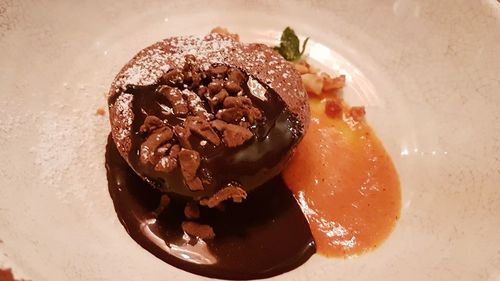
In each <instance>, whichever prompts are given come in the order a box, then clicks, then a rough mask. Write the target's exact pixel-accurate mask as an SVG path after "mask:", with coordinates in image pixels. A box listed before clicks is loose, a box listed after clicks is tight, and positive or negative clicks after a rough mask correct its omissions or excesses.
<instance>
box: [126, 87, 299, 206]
mask: <svg viewBox="0 0 500 281" xmlns="http://www.w3.org/2000/svg"><path fill="white" fill-rule="evenodd" d="M250 79H254V82H255V83H259V84H260V85H261V87H263V88H264V89H265V90H266V93H265V97H266V99H267V100H266V101H262V100H261V99H259V98H258V97H256V95H254V94H252V90H251V89H249V87H248V86H247V84H246V83H243V85H242V86H243V92H244V94H245V95H246V96H247V97H249V98H250V99H251V100H252V103H253V105H254V106H256V107H257V108H259V109H260V110H261V111H262V112H263V116H264V118H265V120H264V121H263V122H259V123H258V124H257V125H255V126H252V127H250V129H251V130H252V132H253V133H254V135H255V137H254V138H253V139H252V140H251V141H248V142H247V143H245V144H244V145H242V146H239V147H235V148H229V147H227V146H225V145H218V146H215V145H213V144H211V143H207V144H205V145H203V146H202V145H200V141H202V139H201V138H200V137H198V136H196V135H192V136H191V137H190V142H191V145H192V146H193V149H194V150H196V151H198V152H199V153H200V155H201V165H200V171H201V173H202V175H204V176H205V178H208V179H209V180H210V181H209V182H207V183H205V184H204V190H203V191H195V192H193V191H190V190H189V188H187V187H186V185H185V184H184V183H183V178H182V175H181V173H180V169H179V168H177V169H176V170H175V171H173V172H172V173H164V172H158V171H155V170H154V169H153V166H151V165H149V166H147V165H143V164H141V163H140V160H139V155H138V151H139V149H140V146H141V144H142V142H144V137H142V136H141V135H140V134H138V133H137V132H138V131H139V128H140V126H141V125H142V124H143V123H144V120H145V118H146V117H147V116H148V115H154V116H157V117H159V118H160V119H162V120H166V124H168V126H170V127H172V126H175V125H180V124H182V122H183V119H181V118H179V117H177V116H175V115H173V114H166V113H165V110H164V109H163V108H162V106H161V105H163V106H165V105H169V102H168V101H167V100H166V98H165V97H164V96H162V95H159V94H157V89H158V87H159V85H158V84H154V85H150V86H134V85H129V86H128V87H127V89H126V90H125V93H128V94H132V95H133V97H134V98H133V102H132V103H133V104H132V111H133V113H134V119H133V122H132V126H131V128H132V132H135V133H133V134H132V137H131V140H132V141H131V149H130V152H129V154H128V161H129V163H130V165H131V167H132V168H133V169H134V170H135V171H136V172H137V173H138V174H139V175H141V176H142V177H144V178H145V179H146V180H147V181H148V182H150V183H151V184H153V185H155V186H156V187H158V188H160V189H162V190H163V191H166V192H175V193H177V194H180V195H183V196H187V197H190V198H195V199H199V198H200V197H209V196H211V195H213V194H214V193H215V192H216V191H217V190H218V189H220V188H222V187H224V186H225V185H227V184H228V183H230V182H234V181H235V182H238V183H239V184H241V185H242V186H243V188H244V189H245V190H246V191H251V190H253V189H254V188H256V187H258V186H261V185H262V184H263V183H264V182H266V181H268V180H269V179H271V178H273V177H275V176H277V175H278V174H279V173H280V172H281V170H282V169H283V167H284V165H285V164H286V163H287V162H288V159H289V158H290V156H291V154H292V153H293V151H294V148H295V147H296V145H297V144H298V143H299V141H300V140H301V139H302V136H303V134H302V132H303V130H302V126H303V125H302V124H301V123H300V121H299V119H298V117H297V115H296V114H293V113H291V112H290V111H289V110H288V109H287V107H286V104H285V103H284V102H283V100H282V99H281V98H280V96H279V95H278V94H277V93H276V92H275V91H274V90H273V89H271V88H269V87H268V86H266V85H265V84H263V83H261V82H259V81H258V80H256V79H255V78H250ZM204 106H205V109H206V110H208V111H209V112H210V108H209V106H208V104H207V103H206V102H205V104H204Z"/></svg>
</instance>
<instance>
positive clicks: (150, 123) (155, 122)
mask: <svg viewBox="0 0 500 281" xmlns="http://www.w3.org/2000/svg"><path fill="white" fill-rule="evenodd" d="M163 126H165V124H163V122H162V121H161V120H160V118H158V117H156V116H154V115H148V116H147V117H146V119H144V124H142V125H141V127H140V128H139V133H141V134H147V133H151V132H152V131H154V130H156V129H158V128H160V127H163Z"/></svg>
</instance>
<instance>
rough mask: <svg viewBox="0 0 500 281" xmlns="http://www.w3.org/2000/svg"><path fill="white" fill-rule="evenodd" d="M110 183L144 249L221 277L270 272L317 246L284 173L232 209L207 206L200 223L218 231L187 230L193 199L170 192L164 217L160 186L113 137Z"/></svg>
mask: <svg viewBox="0 0 500 281" xmlns="http://www.w3.org/2000/svg"><path fill="white" fill-rule="evenodd" d="M106 169H107V177H108V187H109V192H110V194H111V198H112V199H113V203H114V206H115V210H116V212H117V214H118V217H119V219H120V221H121V223H122V224H123V226H124V227H125V228H126V230H127V232H128V233H129V234H130V236H131V237H132V238H133V239H134V240H135V241H136V242H137V243H139V244H140V245H141V246H142V247H143V248H145V249H146V250H148V251H149V252H151V253H152V254H154V255H155V256H157V257H158V258H160V259H162V260H163V261H165V262H167V263H169V264H171V265H173V266H175V267H178V268H180V269H183V270H186V271H189V272H192V273H196V274H199V275H204V276H208V277H212V278H222V279H257V278H266V277H271V276H275V275H278V274H281V273H283V272H286V271H289V270H291V269H293V268H296V267H297V266H299V265H301V264H303V263H304V262H305V261H306V260H307V259H308V258H309V257H310V256H311V255H312V254H313V253H314V252H315V244H314V241H313V239H312V236H311V233H310V230H309V226H308V224H307V221H306V219H305V218H304V216H303V214H302V212H301V210H300V208H299V206H298V205H297V203H296V202H295V200H294V198H293V195H292V194H291V193H290V192H289V190H288V189H287V188H286V186H285V185H284V183H283V181H282V180H281V177H279V176H278V177H275V178H273V179H272V180H270V181H268V182H266V183H265V184H264V187H265V188H259V189H257V190H255V191H254V192H252V193H251V194H250V195H249V196H248V198H247V199H246V200H244V202H243V203H239V204H235V203H226V205H225V207H226V208H225V210H224V211H221V210H217V209H215V208H214V209H208V208H205V207H202V209H201V218H200V220H199V222H201V223H206V224H209V225H211V226H213V228H214V231H215V232H216V238H215V239H213V240H207V241H203V240H199V239H197V238H190V237H189V236H188V235H186V234H184V233H183V231H182V229H181V222H182V220H183V217H184V215H183V208H184V206H185V203H186V201H185V200H184V199H182V198H181V197H171V199H172V200H171V203H170V205H169V206H168V207H167V209H166V210H165V211H164V212H163V213H162V214H161V215H160V216H159V217H157V218H156V217H155V216H154V215H153V211H154V210H155V209H156V208H157V207H158V204H159V201H160V196H161V195H162V193H161V191H160V190H158V189H154V188H152V187H151V186H150V185H149V184H148V183H147V182H145V181H144V180H142V179H141V178H140V177H139V176H137V175H136V173H134V172H133V171H132V170H131V168H130V167H129V166H128V164H127V163H126V162H125V161H124V160H123V158H122V157H121V156H120V154H119V152H118V150H117V148H116V146H115V144H114V142H113V140H112V138H111V136H110V137H109V138H108V144H107V146H106Z"/></svg>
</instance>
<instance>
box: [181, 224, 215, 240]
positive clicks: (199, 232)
mask: <svg viewBox="0 0 500 281" xmlns="http://www.w3.org/2000/svg"><path fill="white" fill-rule="evenodd" d="M182 230H183V231H184V232H185V233H187V234H189V235H191V236H196V237H198V238H200V239H213V238H214V237H215V233H214V230H213V228H212V227H211V226H209V225H207V224H199V223H196V222H192V221H185V222H182Z"/></svg>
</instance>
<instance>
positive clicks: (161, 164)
mask: <svg viewBox="0 0 500 281" xmlns="http://www.w3.org/2000/svg"><path fill="white" fill-rule="evenodd" d="M180 150H181V148H180V146H179V145H178V144H176V145H174V146H172V148H170V152H169V154H168V155H167V156H163V157H162V158H160V160H159V161H158V163H157V164H156V166H155V171H158V172H165V173H171V172H172V171H173V170H175V168H177V166H178V165H177V162H178V161H177V155H178V154H179V152H180Z"/></svg>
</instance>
